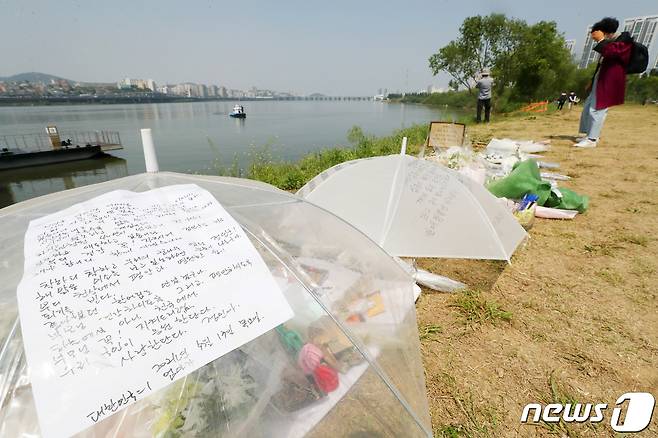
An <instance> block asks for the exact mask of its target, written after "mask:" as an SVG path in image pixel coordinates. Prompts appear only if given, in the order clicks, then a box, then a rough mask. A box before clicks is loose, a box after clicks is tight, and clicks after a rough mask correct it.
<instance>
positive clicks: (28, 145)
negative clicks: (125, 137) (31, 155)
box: [0, 130, 121, 154]
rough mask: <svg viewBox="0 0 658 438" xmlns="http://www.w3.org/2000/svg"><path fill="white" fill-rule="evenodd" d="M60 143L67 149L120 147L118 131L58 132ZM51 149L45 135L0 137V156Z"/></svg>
mask: <svg viewBox="0 0 658 438" xmlns="http://www.w3.org/2000/svg"><path fill="white" fill-rule="evenodd" d="M59 138H60V141H65V142H68V140H71V145H70V146H68V147H76V146H80V147H84V146H87V145H91V146H97V145H98V146H110V145H121V136H120V135H119V132H118V131H66V130H64V131H60V133H59ZM52 149H53V146H52V144H51V143H50V138H49V137H48V135H47V134H45V133H43V134H37V133H32V134H18V135H0V154H2V153H9V152H11V153H17V152H22V153H25V152H45V151H50V150H52Z"/></svg>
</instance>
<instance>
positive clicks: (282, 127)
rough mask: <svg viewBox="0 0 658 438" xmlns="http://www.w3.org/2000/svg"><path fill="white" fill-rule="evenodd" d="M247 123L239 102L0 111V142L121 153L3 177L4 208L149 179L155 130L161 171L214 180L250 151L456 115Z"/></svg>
mask: <svg viewBox="0 0 658 438" xmlns="http://www.w3.org/2000/svg"><path fill="white" fill-rule="evenodd" d="M242 104H243V106H244V107H245V111H246V112H247V118H246V119H232V118H230V117H229V116H228V114H229V112H230V111H231V110H232V108H233V105H234V102H196V103H169V104H137V105H134V104H133V105H79V106H37V107H4V108H0V135H16V134H32V133H43V132H45V131H44V129H45V127H46V125H49V124H54V125H56V126H57V127H58V128H59V130H60V132H62V131H100V130H107V131H118V132H119V133H120V135H121V141H122V144H123V147H124V149H123V150H118V151H112V152H110V154H111V157H104V158H97V159H91V160H83V161H76V162H69V163H63V164H56V165H47V166H39V167H30V168H23V169H17V170H9V171H8V170H5V171H0V207H4V206H7V205H10V204H13V203H15V202H20V201H23V200H25V199H29V198H33V197H35V196H40V195H44V194H47V193H52V192H56V191H60V190H64V189H69V188H73V187H79V186H82V185H86V184H93V183H96V182H101V181H106V180H109V179H114V178H119V177H122V176H126V175H132V174H135V173H140V172H144V170H145V169H144V155H143V153H142V149H141V141H140V134H139V129H140V128H152V129H153V138H154V142H155V145H156V149H157V155H158V161H159V165H160V169H161V170H167V171H175V172H188V173H202V174H215V175H216V174H217V173H218V168H219V167H221V166H228V165H230V164H232V162H233V161H234V160H237V161H238V163H239V165H240V167H246V166H247V165H248V164H249V157H250V152H253V151H254V150H259V149H262V148H264V147H266V146H267V147H268V148H269V150H270V152H271V153H272V155H273V156H274V158H279V159H286V160H294V159H296V158H299V157H301V156H303V155H305V154H306V153H308V152H311V151H316V150H320V149H324V148H328V147H334V146H337V145H347V144H348V142H347V132H348V130H349V129H350V128H351V127H352V126H355V125H357V126H360V127H361V128H362V129H363V130H364V131H365V132H366V133H368V134H374V135H378V136H380V135H387V134H390V133H392V132H393V131H394V130H396V129H399V128H403V127H408V126H411V125H413V124H416V123H420V124H426V123H429V122H430V121H431V120H441V119H452V118H453V113H452V112H447V113H446V112H442V111H441V110H439V109H436V108H429V107H425V106H421V105H404V104H397V103H385V102H368V101H256V102H242Z"/></svg>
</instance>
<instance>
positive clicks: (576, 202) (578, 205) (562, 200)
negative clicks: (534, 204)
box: [544, 189, 589, 213]
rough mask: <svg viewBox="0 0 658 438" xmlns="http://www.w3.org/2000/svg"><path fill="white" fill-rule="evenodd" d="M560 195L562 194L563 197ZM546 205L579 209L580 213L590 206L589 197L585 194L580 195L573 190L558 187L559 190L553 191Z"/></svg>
mask: <svg viewBox="0 0 658 438" xmlns="http://www.w3.org/2000/svg"><path fill="white" fill-rule="evenodd" d="M559 195H562V197H560V196H559ZM544 205H545V206H546V207H551V208H561V209H563V210H578V212H579V213H584V212H585V210H587V207H588V206H589V198H588V197H587V196H584V195H579V194H578V193H576V192H574V191H573V190H569V189H558V190H557V192H556V191H552V192H551V196H549V197H548V199H547V200H546V203H545V204H544Z"/></svg>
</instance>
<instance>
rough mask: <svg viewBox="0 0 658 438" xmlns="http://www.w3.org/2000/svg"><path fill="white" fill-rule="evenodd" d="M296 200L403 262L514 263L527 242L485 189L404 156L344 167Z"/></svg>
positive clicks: (320, 179)
mask: <svg viewBox="0 0 658 438" xmlns="http://www.w3.org/2000/svg"><path fill="white" fill-rule="evenodd" d="M297 194H298V195H299V196H301V197H303V198H304V199H306V200H308V201H310V202H312V203H314V204H316V205H318V206H320V207H322V208H324V209H326V210H328V211H330V212H332V213H334V214H336V215H337V216H339V217H341V218H343V219H344V220H345V221H347V222H348V223H350V224H351V225H353V226H355V227H356V228H357V229H359V230H361V231H362V232H363V233H364V234H366V235H367V236H369V237H370V238H371V239H373V240H374V241H375V242H377V243H378V244H379V245H380V246H382V247H383V248H384V249H385V250H386V251H387V252H388V253H389V254H391V255H393V256H398V257H444V258H472V259H498V260H509V259H510V257H511V256H512V253H513V252H514V251H515V249H516V248H517V246H518V245H519V243H521V241H523V239H524V238H525V236H526V233H525V231H524V230H523V228H522V227H521V226H520V225H519V224H518V222H517V221H516V220H515V219H514V217H513V216H512V214H511V213H510V212H509V211H507V210H506V208H505V207H504V206H502V205H501V204H500V203H499V202H498V201H497V200H496V198H495V197H494V196H493V195H491V194H490V193H489V192H488V191H487V190H486V189H485V188H484V187H483V186H481V185H479V184H477V183H476V182H474V181H472V180H470V179H469V178H468V177H465V176H463V175H460V174H459V173H457V172H455V171H453V170H451V169H448V168H446V167H443V166H441V165H439V164H436V163H432V162H428V161H424V160H420V159H417V158H414V157H411V156H407V155H403V154H400V155H388V156H383V157H374V158H366V159H361V160H354V161H348V162H346V163H342V164H339V165H337V166H334V167H332V168H330V169H328V170H326V171H325V172H323V173H321V174H320V175H318V176H316V177H315V178H313V179H312V180H311V181H310V182H308V183H307V184H306V185H305V186H304V187H302V188H301V189H300V190H299V191H298V192H297Z"/></svg>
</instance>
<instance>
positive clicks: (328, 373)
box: [0, 173, 431, 437]
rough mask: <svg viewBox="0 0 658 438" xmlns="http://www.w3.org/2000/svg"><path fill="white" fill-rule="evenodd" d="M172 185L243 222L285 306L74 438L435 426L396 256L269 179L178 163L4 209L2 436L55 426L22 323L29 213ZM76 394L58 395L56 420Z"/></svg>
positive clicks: (406, 284)
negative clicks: (191, 171) (44, 414)
mask: <svg viewBox="0 0 658 438" xmlns="http://www.w3.org/2000/svg"><path fill="white" fill-rule="evenodd" d="M178 184H194V185H196V186H198V187H200V188H202V189H204V190H207V191H208V192H209V193H210V194H211V195H212V196H213V197H214V198H215V199H216V200H217V201H219V203H220V204H221V205H222V206H223V207H224V208H225V209H226V210H227V211H228V213H230V215H231V216H232V217H233V218H235V219H236V220H237V221H238V223H239V224H240V225H241V227H242V229H243V230H244V231H245V233H246V235H247V236H248V238H249V240H250V241H251V243H252V244H253V245H254V247H255V248H256V250H257V251H258V253H259V254H260V255H261V256H262V258H263V260H264V262H265V264H266V266H267V267H268V268H269V270H270V272H271V274H272V276H273V277H274V279H275V280H276V282H277V284H278V285H279V287H280V289H281V291H282V292H283V295H284V296H285V298H286V300H287V302H288V303H289V305H290V307H291V308H292V310H293V312H294V317H293V318H292V319H291V320H289V321H287V322H286V323H284V324H282V325H280V326H278V327H277V328H276V329H275V330H271V331H269V332H266V333H265V334H264V335H262V336H260V337H257V338H256V339H254V340H252V341H250V342H248V343H247V344H245V345H243V346H242V347H240V348H238V349H236V350H233V351H232V352H231V353H229V354H226V355H224V356H222V357H220V358H218V359H216V360H214V361H212V362H210V363H209V364H207V365H205V366H203V367H201V368H200V369H198V370H196V371H194V372H192V373H191V374H188V375H187V376H185V377H183V378H181V379H179V380H176V381H174V382H173V383H172V384H171V385H170V386H169V387H166V388H164V389H163V390H160V391H158V392H156V393H154V394H153V395H151V396H149V397H147V398H144V399H142V400H139V401H137V402H135V403H132V404H130V405H129V406H127V407H125V408H123V409H119V410H117V412H116V413H115V414H113V415H111V416H109V417H108V418H106V419H104V420H102V421H100V422H98V423H97V424H95V425H93V426H91V427H89V428H88V429H86V430H84V431H83V432H81V433H80V434H79V435H78V436H84V437H116V436H131V437H150V436H154V437H165V436H199V437H201V436H222V437H228V436H250V437H261V436H262V437H298V436H305V435H308V434H312V435H313V436H325V435H331V436H338V435H350V434H357V433H358V434H362V435H368V436H431V426H430V419H429V410H428V404H427V399H426V393H425V384H424V377H423V366H422V360H421V356H420V345H419V340H418V331H417V326H416V314H415V309H414V306H413V296H412V287H413V281H412V279H411V278H410V277H409V276H408V275H407V274H406V273H405V272H404V271H403V270H402V269H401V268H400V267H399V266H398V265H397V264H396V262H395V261H394V260H393V259H392V258H391V257H389V256H388V255H387V254H386V253H385V252H384V251H382V250H381V248H379V247H378V246H377V245H375V244H373V242H371V241H370V240H369V239H367V238H366V237H365V236H363V235H362V234H361V233H359V232H358V231H357V230H355V229H354V228H352V227H351V226H349V225H348V224H346V223H345V222H344V221H342V220H340V219H339V218H337V217H335V216H334V215H332V214H330V213H328V212H326V211H324V210H322V209H320V208H318V207H316V206H314V205H312V204H311V203H309V202H306V201H304V200H302V199H301V198H298V197H296V196H294V195H291V194H289V193H286V192H283V191H280V190H278V189H276V188H274V187H272V186H269V185H266V184H262V183H258V182H254V181H248V180H242V179H233V178H220V177H204V176H193V175H182V174H175V173H150V174H141V175H135V176H129V177H126V178H121V179H117V180H113V181H109V182H105V183H101V184H96V185H91V186H86V187H82V188H78V189H73V190H67V191H63V192H59V193H55V194H51V195H47V196H43V197H40V198H36V199H32V200H29V201H25V202H22V203H19V204H16V205H13V206H10V207H7V208H4V209H2V210H0V227H1V229H2V230H3V233H2V234H0V278H1V280H2V281H0V311H1V314H2V320H1V322H2V324H1V325H0V340H2V349H1V350H0V436H11V437H37V436H42V435H44V432H45V435H47V436H48V435H50V436H58V435H57V433H56V432H57V431H52V430H50V431H42V430H40V428H39V423H38V421H37V412H36V408H35V403H34V398H33V391H32V386H31V383H30V372H29V371H28V364H27V362H26V359H25V354H24V351H23V341H22V335H21V327H20V324H19V323H18V322H17V304H16V288H17V285H18V283H19V281H20V280H21V277H22V275H23V269H24V255H23V254H24V252H23V247H24V236H25V232H26V230H27V228H28V224H29V222H30V221H31V220H34V219H38V218H40V217H43V216H44V215H48V214H51V213H53V212H57V211H60V210H62V209H65V208H68V207H70V206H73V205H76V204H78V203H80V202H83V201H87V200H90V199H92V198H95V197H97V196H99V195H103V194H106V193H108V192H110V191H113V190H118V189H121V190H129V191H134V192H144V191H147V190H150V189H156V188H160V187H167V186H172V185H178ZM267 292H268V291H266V290H253V291H250V293H253V294H266V293H267ZM91 354H93V351H92V353H91ZM33 372H39V370H33ZM102 376H103V373H102V370H99V377H100V378H102ZM348 393H349V396H347V397H346V395H347V394H348ZM71 402H72V401H71V400H69V399H65V398H62V400H61V406H59V407H58V409H61V415H62V417H63V418H66V416H67V415H68V414H67V406H68V403H71Z"/></svg>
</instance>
